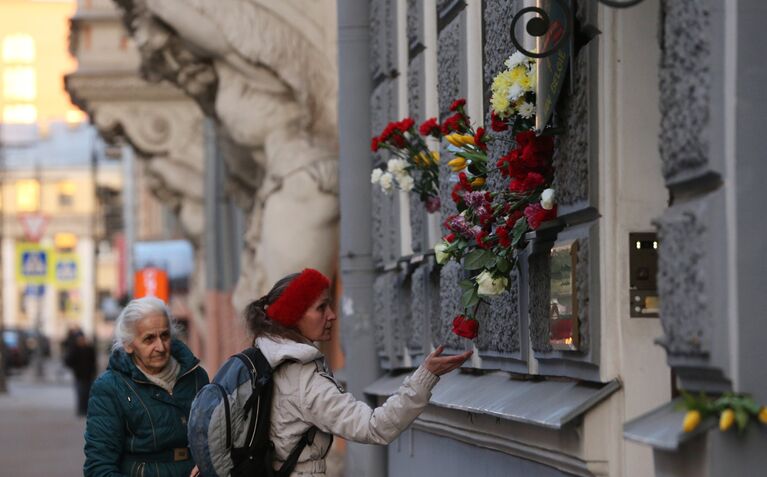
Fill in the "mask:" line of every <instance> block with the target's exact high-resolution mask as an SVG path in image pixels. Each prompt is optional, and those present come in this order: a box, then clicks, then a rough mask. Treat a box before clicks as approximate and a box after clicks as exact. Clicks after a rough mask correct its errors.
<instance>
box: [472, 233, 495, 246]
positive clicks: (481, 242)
mask: <svg viewBox="0 0 767 477" xmlns="http://www.w3.org/2000/svg"><path fill="white" fill-rule="evenodd" d="M486 238H487V232H486V231H484V230H481V231H480V232H479V233H477V235H476V237H474V241H475V242H476V243H477V247H480V248H484V249H488V248H490V245H491V243H490V242H491V241H490V240H485V239H486Z"/></svg>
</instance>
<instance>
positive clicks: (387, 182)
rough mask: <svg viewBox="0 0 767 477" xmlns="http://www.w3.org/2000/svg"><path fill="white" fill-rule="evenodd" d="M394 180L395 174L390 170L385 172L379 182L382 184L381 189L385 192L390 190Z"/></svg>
mask: <svg viewBox="0 0 767 477" xmlns="http://www.w3.org/2000/svg"><path fill="white" fill-rule="evenodd" d="M393 181H394V176H392V175H391V174H390V173H388V172H384V173H383V174H381V178H380V179H379V181H378V182H379V184H381V189H383V191H384V192H389V191H390V190H391V188H392V185H393Z"/></svg>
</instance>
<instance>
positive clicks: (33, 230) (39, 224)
mask: <svg viewBox="0 0 767 477" xmlns="http://www.w3.org/2000/svg"><path fill="white" fill-rule="evenodd" d="M19 220H20V221H21V228H22V229H24V236H25V237H26V239H27V240H29V241H30V242H38V241H40V238H41V237H42V236H43V234H44V233H45V227H46V225H48V217H46V216H45V215H43V214H39V213H28V214H19Z"/></svg>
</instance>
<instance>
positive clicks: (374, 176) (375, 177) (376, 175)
mask: <svg viewBox="0 0 767 477" xmlns="http://www.w3.org/2000/svg"><path fill="white" fill-rule="evenodd" d="M382 175H383V171H382V170H381V169H379V168H377V167H376V168H375V169H373V172H371V173H370V183H371V184H378V182H379V181H380V180H381V176H382Z"/></svg>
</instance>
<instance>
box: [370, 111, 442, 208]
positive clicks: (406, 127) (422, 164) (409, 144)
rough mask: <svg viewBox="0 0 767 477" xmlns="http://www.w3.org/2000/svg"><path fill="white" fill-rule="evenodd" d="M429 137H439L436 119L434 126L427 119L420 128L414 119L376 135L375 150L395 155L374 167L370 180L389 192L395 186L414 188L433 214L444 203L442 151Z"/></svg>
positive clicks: (373, 149)
mask: <svg viewBox="0 0 767 477" xmlns="http://www.w3.org/2000/svg"><path fill="white" fill-rule="evenodd" d="M428 136H435V137H439V126H438V125H437V124H436V120H435V121H434V125H432V124H431V123H430V122H429V121H426V122H425V123H424V124H422V125H421V127H420V128H419V131H416V129H415V121H413V119H412V118H405V119H403V120H401V121H392V122H390V123H389V124H387V125H386V127H385V128H384V130H383V131H382V132H381V134H379V135H378V136H375V137H373V139H372V141H371V143H370V149H371V150H372V151H373V152H377V151H379V150H382V149H383V150H388V151H390V152H391V153H392V155H394V157H393V158H391V159H389V160H388V161H386V163H385V164H383V165H381V166H380V167H376V168H374V169H373V172H372V173H371V176H370V182H371V183H373V184H378V185H379V186H380V187H381V190H383V191H384V192H386V193H389V192H391V190H392V189H393V188H394V187H395V186H396V187H397V188H399V189H401V190H403V191H405V192H410V191H411V190H414V191H415V192H417V193H418V196H419V198H420V199H421V201H422V202H423V203H424V205H425V207H426V210H427V211H429V212H430V213H431V212H436V211H438V210H439V206H440V201H439V153H438V152H437V151H431V150H430V149H429V147H428V146H427V144H426V137H428Z"/></svg>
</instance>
